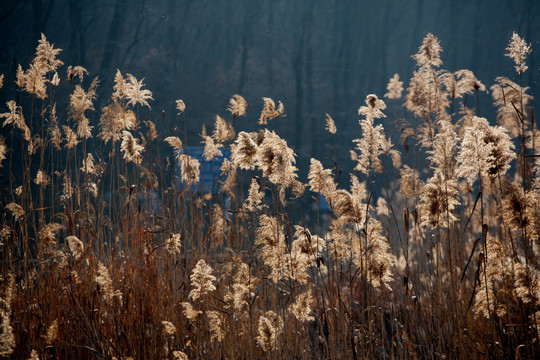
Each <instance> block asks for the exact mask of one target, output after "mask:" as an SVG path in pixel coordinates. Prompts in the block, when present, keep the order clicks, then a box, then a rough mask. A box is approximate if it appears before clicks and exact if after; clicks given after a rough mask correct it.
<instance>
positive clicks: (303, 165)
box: [0, 0, 540, 180]
mask: <svg viewBox="0 0 540 360" xmlns="http://www.w3.org/2000/svg"><path fill="white" fill-rule="evenodd" d="M539 18H540V2H538V1H535V0H525V1H513V0H500V1H499V0H498V1H470V0H466V1H464V0H453V1H427V0H408V1H391V0H379V1H363V0H362V1H358V0H357V1H351V0H327V1H322V0H313V1H305V0H301V1H300V0H286V1H283V0H272V1H253V0H229V1H215V0H214V1H212V0H197V1H194V0H156V1H149V0H92V1H77V0H50V1H42V0H34V1H30V0H27V1H12V0H4V1H2V2H1V3H0V73H4V74H5V76H6V78H5V81H4V88H2V89H0V99H1V103H0V109H1V111H6V109H5V107H6V106H5V102H6V101H7V100H9V99H11V98H13V97H14V96H15V93H16V86H15V84H14V79H15V72H16V68H17V65H18V64H22V65H23V69H26V68H27V67H28V63H29V62H30V61H31V59H32V57H33V54H34V50H35V47H36V45H37V42H38V40H39V39H40V34H41V33H44V34H45V35H46V36H47V39H48V40H49V41H50V42H51V43H54V45H55V47H58V48H61V49H63V51H62V53H61V54H60V56H59V57H60V59H62V60H63V61H64V64H65V66H64V69H65V68H66V67H67V66H68V65H82V66H84V67H85V68H87V69H88V70H89V72H90V76H89V77H88V78H87V79H86V80H85V81H87V82H88V83H89V82H90V81H91V79H92V78H93V76H96V75H97V76H99V79H100V87H99V97H98V100H97V103H96V110H97V111H96V112H94V113H93V114H92V115H91V119H92V122H91V125H97V123H98V121H99V114H100V109H101V108H102V107H103V106H105V105H107V102H108V99H109V97H110V94H111V91H112V80H113V77H114V74H115V72H116V69H120V70H121V71H122V73H123V74H126V73H131V74H133V75H134V76H135V77H137V78H138V79H141V78H143V77H144V79H145V80H144V83H145V85H146V86H145V88H147V89H149V90H151V91H152V92H153V97H154V99H155V100H154V101H152V102H151V106H152V109H151V111H150V112H148V113H147V112H146V111H147V110H146V109H145V110H144V112H143V113H141V118H142V119H143V120H144V119H147V118H152V119H153V120H154V122H156V124H157V125H158V132H159V134H160V135H161V136H168V135H169V134H170V129H172V128H175V127H176V126H177V121H178V119H177V117H176V111H175V108H174V107H175V102H174V101H175V100H176V99H183V100H184V101H185V103H186V105H187V108H186V119H187V124H188V130H189V134H190V136H191V137H190V139H191V140H189V141H191V144H190V145H193V144H194V143H196V142H198V141H199V138H198V137H195V135H197V134H199V133H200V129H201V126H202V124H206V125H207V126H211V124H212V123H213V121H214V116H215V115H216V114H221V115H224V114H225V109H226V106H227V104H228V101H229V98H230V97H231V96H232V95H233V94H236V93H238V94H241V95H243V96H244V97H245V98H246V100H247V102H248V116H247V117H246V118H242V119H241V120H240V123H239V127H240V128H241V129H246V130H252V129H255V128H257V124H256V121H257V119H258V117H259V114H260V110H261V108H262V100H261V97H263V96H266V97H271V98H273V99H275V100H276V103H277V101H278V100H279V101H282V102H283V103H284V104H285V112H286V114H287V116H286V117H285V118H278V119H276V120H273V122H272V123H271V125H270V127H271V128H274V129H276V130H277V131H278V132H279V134H280V135H281V136H282V137H284V138H285V139H287V141H288V142H289V144H291V145H292V147H293V148H294V149H295V151H296V153H297V155H298V159H299V163H298V165H299V167H300V169H301V170H304V171H303V172H301V174H302V175H301V177H305V174H306V171H305V169H307V165H308V164H309V158H310V157H315V158H318V159H321V160H322V161H323V163H325V165H326V166H331V164H332V162H333V159H334V158H335V157H337V159H338V161H339V162H340V163H341V164H344V163H346V162H347V161H348V160H347V159H348V156H349V153H348V150H349V149H351V148H352V147H353V144H352V142H351V140H352V139H353V138H355V137H359V136H360V134H359V132H360V127H359V126H358V123H357V121H358V115H357V109H358V107H359V106H360V105H362V104H363V102H364V99H365V97H366V95H367V94H370V93H375V94H377V95H378V96H379V97H382V96H383V95H384V93H385V92H386V85H387V82H388V79H389V78H390V77H391V76H392V75H393V74H394V73H398V74H399V75H400V78H401V80H403V81H404V82H405V83H404V87H406V86H407V85H408V79H409V78H410V76H411V75H412V72H413V71H414V61H413V59H411V55H413V54H414V53H416V52H417V50H418V47H419V45H420V44H421V41H422V39H423V38H424V36H425V35H426V34H427V33H428V32H431V33H433V34H434V35H436V36H437V37H438V38H439V40H440V41H441V46H442V48H443V53H442V60H443V66H442V67H443V68H445V69H447V70H450V71H455V70H459V69H470V70H472V71H473V72H474V73H475V75H476V76H477V77H478V78H479V79H480V80H481V81H482V82H483V83H484V84H485V85H486V87H488V88H489V87H490V86H491V85H492V84H493V83H494V79H495V77H496V76H501V75H504V76H508V77H509V78H510V79H516V73H515V71H514V69H513V63H512V60H511V59H510V58H508V57H505V56H504V53H505V52H506V51H505V48H506V46H507V44H508V41H509V39H510V37H511V35H512V31H517V32H518V34H519V35H520V36H521V37H523V38H524V39H525V40H526V41H527V42H529V43H532V47H533V52H532V54H531V56H530V57H529V59H528V65H529V70H528V71H526V72H525V74H524V79H523V82H524V84H525V85H527V86H530V87H531V90H532V91H531V93H532V94H533V95H538V94H539V93H540V92H539V90H540V88H539V84H538V77H539V75H540V72H539V66H540V61H539V55H538V54H539V47H540V43H539V39H540V22H538V21H537V20H538V19H539ZM60 76H61V78H62V79H63V81H64V85H65V82H66V81H65V78H66V74H65V72H64V73H61V74H60ZM471 101H472V99H471ZM402 103H403V100H392V101H390V100H389V101H387V105H388V109H387V110H386V114H387V115H388V117H387V118H386V119H383V121H384V126H385V129H386V132H387V133H388V134H390V135H391V137H392V139H393V141H394V143H398V139H399V132H398V130H399V127H398V126H396V125H394V120H396V119H399V118H402V117H410V115H409V114H405V113H404V112H403V110H402V109H403V108H402V107H401V105H402ZM490 104H491V97H490V95H489V94H483V95H482V97H481V100H480V107H481V115H482V116H486V117H488V118H489V120H490V121H491V122H492V123H493V122H494V116H493V110H492V109H491V106H490ZM62 111H64V114H62ZM65 111H66V109H58V112H59V115H60V116H59V119H60V121H65V120H66V114H65ZM325 113H328V114H330V115H331V116H332V117H333V118H334V120H335V121H336V124H337V127H338V135H337V137H336V136H332V135H330V134H329V133H327V132H325V131H324V121H325ZM4 130H5V129H4ZM349 163H350V161H349ZM344 166H351V167H352V164H349V165H344ZM347 180H348V179H347Z"/></svg>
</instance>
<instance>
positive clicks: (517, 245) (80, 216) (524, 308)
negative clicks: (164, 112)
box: [0, 34, 540, 359]
mask: <svg viewBox="0 0 540 360" xmlns="http://www.w3.org/2000/svg"><path fill="white" fill-rule="evenodd" d="M440 51H441V47H440V44H439V41H438V39H437V38H436V37H435V36H433V35H432V34H428V35H427V36H426V38H425V39H424V41H423V43H422V45H421V47H420V48H419V51H418V53H417V54H416V55H414V56H413V58H414V59H415V61H416V62H417V68H416V71H415V73H414V75H413V77H412V78H411V79H410V81H409V85H408V88H407V89H406V95H405V99H404V106H405V108H406V109H407V110H408V111H410V117H409V118H410V119H415V120H414V121H416V122H418V126H411V125H410V124H408V123H403V124H402V126H401V129H402V136H401V139H394V143H401V144H403V145H404V146H403V147H402V146H401V145H400V146H398V147H396V146H394V144H393V142H392V141H391V139H390V138H389V137H387V135H386V133H385V129H384V127H383V122H385V121H386V120H383V119H384V118H385V117H387V114H386V113H385V112H386V106H387V103H388V104H393V105H399V104H401V103H403V100H400V99H401V98H402V92H403V87H402V85H403V83H402V82H401V81H399V76H397V75H396V76H394V77H393V78H392V79H391V81H390V83H389V85H388V93H387V94H385V96H384V97H385V98H386V101H385V100H383V99H381V98H379V97H378V96H376V95H374V94H370V95H367V96H366V99H365V105H364V106H361V107H360V108H359V110H358V114H359V118H360V119H359V125H360V126H359V128H358V134H359V137H358V139H356V140H355V141H354V143H353V144H351V145H354V149H353V150H351V158H352V161H353V162H354V164H355V167H354V170H353V172H352V173H351V174H350V175H349V177H350V186H348V187H347V188H343V187H340V186H339V182H338V181H337V180H338V177H340V176H342V175H341V174H340V171H339V167H340V164H335V165H334V168H332V169H331V168H325V167H324V166H323V164H322V163H321V162H320V161H319V160H317V159H311V165H310V170H309V173H308V174H298V170H297V168H296V167H295V162H296V154H295V153H294V151H293V149H291V148H290V147H289V146H288V144H287V142H286V141H285V140H284V139H282V138H281V137H280V136H279V135H278V134H276V133H275V132H274V131H271V130H269V129H268V128H263V126H265V125H267V124H268V122H269V121H270V122H271V121H280V120H279V119H276V118H279V117H280V116H282V115H283V114H284V112H285V107H284V105H283V104H282V103H281V102H280V103H278V105H277V106H276V104H275V102H274V100H272V99H270V98H264V99H263V103H264V106H263V110H262V113H261V115H260V117H259V124H260V125H261V128H260V130H259V131H255V132H245V131H241V129H238V128H237V119H238V117H241V116H246V106H247V103H246V101H245V100H244V98H243V97H242V96H240V95H234V97H233V98H232V99H231V101H230V104H229V107H228V108H227V111H228V113H227V115H223V116H217V117H216V122H215V126H214V129H213V131H212V133H210V132H209V131H208V130H207V129H206V128H203V129H202V133H201V138H190V137H188V136H187V132H186V123H187V122H189V121H190V120H189V119H188V118H186V116H185V115H184V110H185V106H186V105H185V104H184V102H183V101H181V100H178V101H177V110H178V115H177V117H178V119H177V121H178V123H179V126H178V127H177V128H178V129H180V130H179V131H178V132H171V131H169V132H168V131H167V130H166V129H160V128H159V127H158V126H156V124H154V123H153V122H152V119H151V118H150V117H149V116H148V115H147V114H148V111H147V110H146V109H147V108H148V109H149V108H150V103H149V101H150V100H152V93H151V92H150V91H149V90H146V89H144V88H143V87H144V84H143V82H142V81H139V80H137V79H136V78H135V77H134V76H133V75H130V74H127V75H123V74H122V73H121V72H120V71H118V72H117V74H116V77H115V81H114V88H113V89H112V95H111V98H110V100H109V101H108V103H107V105H106V106H105V107H103V108H102V109H94V105H93V104H94V100H95V98H96V89H97V86H99V82H98V80H97V79H93V81H90V80H88V77H87V76H86V75H88V72H87V71H86V70H85V69H83V68H81V67H77V66H76V67H71V66H70V67H68V68H67V77H65V76H62V75H61V74H62V73H64V74H65V69H63V63H62V61H61V60H59V59H58V56H59V54H60V50H59V49H55V48H54V46H53V45H51V44H50V43H49V42H48V41H47V39H46V38H45V36H42V39H41V40H40V41H39V45H38V47H37V50H36V55H35V57H34V59H33V61H32V63H31V64H30V66H29V67H28V68H27V69H26V70H23V68H22V67H21V66H19V69H18V71H17V74H16V79H17V80H16V83H17V86H18V89H19V95H18V96H17V98H16V99H5V103H6V109H7V110H6V112H5V113H2V114H0V117H2V118H4V119H5V120H4V129H5V138H1V139H0V165H1V166H2V172H3V174H2V176H4V177H5V178H7V179H8V180H6V183H9V189H8V190H9V192H6V193H3V194H2V198H1V200H0V201H1V202H2V204H1V207H2V209H3V212H2V218H1V229H0V239H1V247H0V251H1V252H2V268H1V281H0V298H1V299H2V301H1V302H0V315H1V319H2V320H1V326H0V356H5V357H8V356H11V357H13V358H30V357H32V358H37V357H39V358H41V359H44V358H116V359H128V358H136V359H153V358H159V359H162V358H170V359H187V358H194V359H195V358H203V359H206V358H244V359H252V358H271V359H289V358H290V359H292V358H294V359H297V358H302V359H304V358H317V359H330V358H332V359H336V358H353V359H364V358H377V359H403V358H422V359H440V358H456V359H469V358H505V359H509V358H516V359H525V358H535V357H538V356H540V345H539V341H540V339H539V333H538V327H539V326H540V308H539V305H540V272H539V270H540V264H539V263H538V255H539V253H538V251H539V247H538V245H539V243H538V242H539V232H540V220H539V219H540V158H539V157H538V156H539V155H540V149H539V144H538V142H539V139H538V136H539V135H540V132H539V131H538V129H537V127H536V124H535V122H534V116H533V112H532V111H533V110H532V95H530V94H529V93H528V88H527V87H524V84H522V82H521V78H522V76H521V75H522V74H523V72H524V71H526V70H527V67H526V65H525V62H526V58H527V55H528V54H529V53H530V45H528V44H527V43H526V42H525V41H524V40H522V39H521V38H520V37H519V36H518V35H516V34H514V36H513V37H512V39H511V41H510V44H509V46H508V53H507V55H508V56H509V57H511V58H512V60H514V62H515V69H516V72H517V75H518V77H519V81H518V82H517V83H516V82H514V81H512V80H510V79H507V78H502V77H500V78H497V79H496V81H495V85H493V86H492V87H491V94H492V96H493V100H494V102H493V106H495V109H496V113H497V119H496V122H497V124H498V125H493V124H494V123H495V119H493V120H492V121H491V119H490V121H488V120H486V119H484V118H482V117H479V114H480V103H479V96H478V94H479V92H483V91H486V87H485V86H484V85H483V84H482V82H480V81H479V80H478V79H476V77H475V76H474V74H473V73H472V72H471V71H469V70H460V71H457V72H449V71H446V70H442V69H441V68H440V67H441V65H442V60H441V59H440V57H439V53H440ZM63 82H67V83H69V86H65V87H62V86H60V83H63ZM62 89H65V90H67V91H68V93H67V94H62V93H61V91H62ZM68 89H69V90H68ZM466 98H468V99H469V100H470V99H471V98H474V101H472V102H471V101H466V100H465V99H466ZM57 99H60V100H57ZM62 99H64V102H65V101H67V104H66V103H63V102H62ZM471 103H472V107H471ZM188 106H189V104H188ZM482 107H483V108H486V107H487V104H482ZM60 108H63V109H66V111H65V112H62V113H64V114H66V115H65V116H66V117H65V118H58V116H57V111H58V109H60ZM91 114H95V115H98V116H99V123H97V122H95V121H92V120H91V119H92V118H93V115H91ZM255 120H256V119H253V121H255ZM390 120H395V119H390ZM411 121H412V120H411ZM414 121H413V122H414ZM320 126H321V129H322V128H323V126H325V125H324V123H323V122H322V121H321V125H320ZM326 129H327V130H328V131H329V134H328V135H327V136H328V137H329V138H330V137H339V134H340V129H339V127H337V128H336V124H335V123H334V121H333V120H332V118H331V117H330V115H327V118H326ZM200 142H202V143H204V153H203V156H202V158H201V157H199V158H197V157H196V156H195V155H194V154H190V153H189V149H190V147H189V146H193V145H195V144H198V143H200ZM405 144H406V146H405ZM188 145H189V146H188ZM398 148H403V149H405V150H406V152H405V155H403V154H401V153H400V151H398ZM192 149H193V148H192ZM229 153H230V156H225V157H224V156H223V154H229ZM216 158H218V159H220V161H218V162H216V161H213V160H214V159H216ZM216 164H218V165H216ZM217 166H220V169H217V168H216V169H213V171H214V172H215V173H219V174H220V176H219V181H220V183H219V191H212V190H211V189H208V184H205V183H203V182H202V178H201V171H204V170H205V169H208V167H217ZM18 170H20V173H19V172H18ZM302 178H307V182H306V183H303V182H302V181H300V179H302ZM375 179H377V183H379V181H378V180H379V179H384V186H378V185H376V182H375ZM204 187H207V189H205V188H204ZM379 194H380V196H379ZM322 199H326V200H327V201H328V204H329V210H325V209H324V208H321V207H319V206H320V204H321V203H322V202H321V200H322ZM310 206H311V207H313V208H314V209H315V210H313V211H312V212H306V211H305V209H306V207H310Z"/></svg>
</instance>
